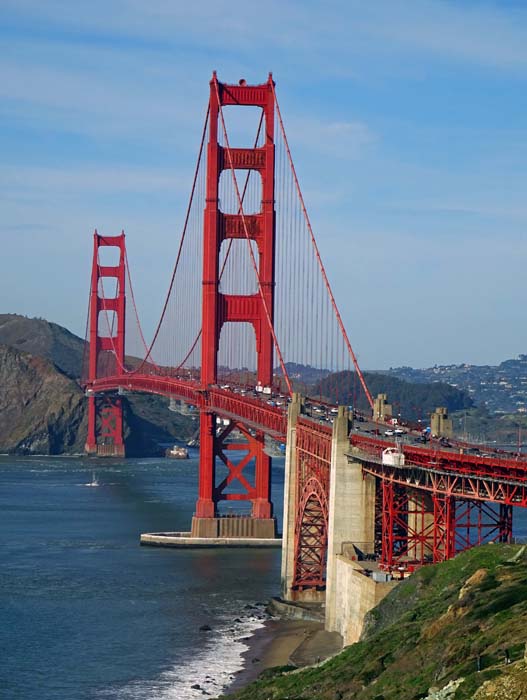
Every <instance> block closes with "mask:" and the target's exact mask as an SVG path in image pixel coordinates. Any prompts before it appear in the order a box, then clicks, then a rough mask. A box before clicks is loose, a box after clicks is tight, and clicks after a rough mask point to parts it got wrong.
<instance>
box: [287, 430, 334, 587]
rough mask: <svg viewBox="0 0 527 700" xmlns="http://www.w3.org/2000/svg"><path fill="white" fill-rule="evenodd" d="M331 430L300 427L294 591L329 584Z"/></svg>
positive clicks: (297, 461)
mask: <svg viewBox="0 0 527 700" xmlns="http://www.w3.org/2000/svg"><path fill="white" fill-rule="evenodd" d="M330 466H331V429H330V428H329V427H328V426H325V425H320V424H317V423H314V422H313V421H310V420H307V419H305V418H299V419H298V422H297V426H296V472H297V473H296V483H297V497H296V518H295V550H294V551H295V554H294V570H293V583H292V588H293V589H294V590H303V589H305V588H315V589H319V590H321V589H323V588H324V587H325V585H326V556H327V544H328V507H329V475H330Z"/></svg>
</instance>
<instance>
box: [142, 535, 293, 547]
mask: <svg viewBox="0 0 527 700" xmlns="http://www.w3.org/2000/svg"><path fill="white" fill-rule="evenodd" d="M140 542H141V544H142V545H144V546H148V547H175V548H180V549H196V548H197V549H204V548H206V549H208V548H212V547H250V548H262V547H281V546H282V540H281V539H280V538H279V537H275V538H258V537H193V536H192V533H190V532H145V533H144V534H142V535H141V539H140Z"/></svg>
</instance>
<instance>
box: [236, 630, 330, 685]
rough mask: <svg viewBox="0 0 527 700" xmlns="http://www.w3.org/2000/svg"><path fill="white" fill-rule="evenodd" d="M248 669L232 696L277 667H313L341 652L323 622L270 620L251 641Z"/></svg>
mask: <svg viewBox="0 0 527 700" xmlns="http://www.w3.org/2000/svg"><path fill="white" fill-rule="evenodd" d="M248 644H249V649H248V650H247V651H246V652H245V654H244V657H245V666H244V668H243V670H242V671H240V672H239V673H238V674H237V676H236V680H235V681H234V683H233V684H232V685H231V687H230V688H229V690H228V691H227V692H228V693H232V692H234V691H235V690H239V689H240V688H242V687H243V686H245V685H247V684H248V683H251V682H252V681H254V680H256V678H257V677H258V676H259V675H260V673H261V672H262V671H264V670H265V669H267V668H273V667H275V666H296V667H302V666H309V665H311V664H315V663H317V662H319V661H323V660H324V659H326V658H328V657H329V656H333V655H334V654H335V653H337V652H338V651H339V650H340V648H341V639H340V637H339V635H337V634H336V633H331V632H325V631H324V625H323V623H322V622H313V621H310V620H276V619H273V620H267V621H266V623H265V625H264V626H263V627H262V628H260V629H259V630H257V631H256V632H255V633H254V634H253V635H252V636H251V638H250V639H249V640H248Z"/></svg>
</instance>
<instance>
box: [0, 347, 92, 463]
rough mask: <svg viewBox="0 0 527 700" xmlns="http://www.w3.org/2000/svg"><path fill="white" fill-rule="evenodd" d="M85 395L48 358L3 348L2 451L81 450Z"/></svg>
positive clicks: (0, 354) (0, 350) (0, 373)
mask: <svg viewBox="0 0 527 700" xmlns="http://www.w3.org/2000/svg"><path fill="white" fill-rule="evenodd" d="M85 436H86V416H85V401H84V395H83V393H82V391H81V390H80V388H79V386H78V385H77V384H76V382H74V381H73V380H72V379H70V378H69V377H68V376H66V375H65V374H63V373H62V372H61V371H60V370H58V369H57V368H56V367H55V365H54V364H53V363H52V362H50V361H49V360H47V359H45V358H43V357H38V356H35V355H32V354H30V353H27V352H21V351H20V350H17V349H16V348H13V347H8V346H6V345H0V451H1V452H16V453H19V454H60V453H62V452H82V450H83V449H84V440H85Z"/></svg>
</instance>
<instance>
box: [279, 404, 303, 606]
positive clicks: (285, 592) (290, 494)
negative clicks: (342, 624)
mask: <svg viewBox="0 0 527 700" xmlns="http://www.w3.org/2000/svg"><path fill="white" fill-rule="evenodd" d="M301 412H302V398H301V396H300V394H293V396H292V401H291V403H290V404H289V409H288V416H287V418H288V420H287V442H286V453H285V475H284V521H283V525H282V532H283V545H282V573H281V589H282V598H283V599H284V600H292V590H291V587H292V584H293V575H294V565H295V516H296V500H297V474H296V424H297V420H298V416H299V415H300V414H301Z"/></svg>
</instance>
